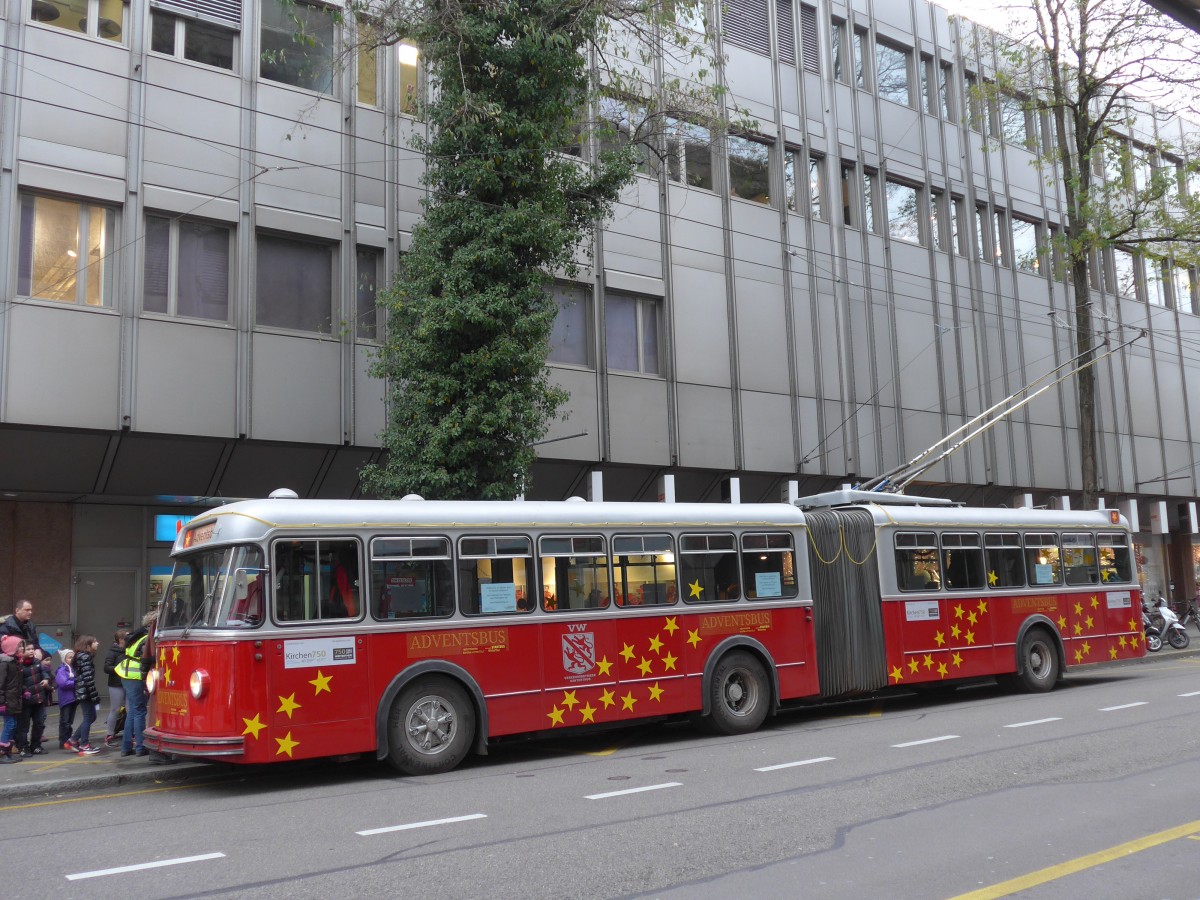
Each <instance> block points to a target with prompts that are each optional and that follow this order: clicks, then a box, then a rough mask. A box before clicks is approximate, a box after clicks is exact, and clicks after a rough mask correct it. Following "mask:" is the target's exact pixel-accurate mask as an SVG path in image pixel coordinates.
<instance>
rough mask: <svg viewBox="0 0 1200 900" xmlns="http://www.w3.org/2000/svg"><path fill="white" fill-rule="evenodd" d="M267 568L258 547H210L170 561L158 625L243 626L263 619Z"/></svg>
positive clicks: (190, 626) (189, 626) (177, 626)
mask: <svg viewBox="0 0 1200 900" xmlns="http://www.w3.org/2000/svg"><path fill="white" fill-rule="evenodd" d="M265 579H266V569H265V568H264V567H263V555H262V551H261V550H260V549H259V548H258V547H214V548H211V549H208V550H199V551H197V552H195V553H189V554H187V555H186V556H182V557H180V558H178V559H176V560H175V570H174V572H172V573H171V583H170V584H169V585H168V586H167V594H166V597H167V599H166V601H165V602H164V603H163V607H162V612H161V613H160V614H159V619H158V627H159V629H161V630H166V629H170V628H230V627H232V628H245V627H251V626H254V625H258V624H260V623H261V622H262V620H263V610H264V608H265V607H264V605H263V595H262V592H263V588H264V587H265V586H266V581H265Z"/></svg>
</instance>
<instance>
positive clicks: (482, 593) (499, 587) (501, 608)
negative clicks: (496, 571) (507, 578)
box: [479, 582, 517, 613]
mask: <svg viewBox="0 0 1200 900" xmlns="http://www.w3.org/2000/svg"><path fill="white" fill-rule="evenodd" d="M479 608H480V611H481V612H485V613H502V612H516V611H517V586H516V585H515V584H513V583H512V582H508V583H504V582H501V583H500V584H481V585H480V586H479Z"/></svg>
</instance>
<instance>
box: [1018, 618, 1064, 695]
mask: <svg viewBox="0 0 1200 900" xmlns="http://www.w3.org/2000/svg"><path fill="white" fill-rule="evenodd" d="M1017 668H1018V670H1019V671H1018V672H1017V679H1018V681H1019V683H1020V685H1021V688H1022V690H1025V691H1028V692H1029V693H1031V694H1041V693H1045V692H1046V691H1048V690H1050V689H1051V688H1053V687H1054V684H1055V682H1057V681H1058V648H1057V647H1055V646H1054V639H1053V638H1052V637H1050V633H1049V632H1048V631H1046V629H1045V628H1030V629H1029V630H1028V631H1027V632H1025V637H1023V638H1021V646H1020V648H1019V649H1018V650H1017Z"/></svg>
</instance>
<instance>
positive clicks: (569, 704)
mask: <svg viewBox="0 0 1200 900" xmlns="http://www.w3.org/2000/svg"><path fill="white" fill-rule="evenodd" d="M578 703H579V701H578V700H577V699H576V698H575V692H574V691H563V698H562V705H563V706H565V707H566V708H567V709H574V708H575V706H576V705H577V704H578Z"/></svg>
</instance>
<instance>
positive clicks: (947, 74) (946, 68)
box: [938, 63, 958, 122]
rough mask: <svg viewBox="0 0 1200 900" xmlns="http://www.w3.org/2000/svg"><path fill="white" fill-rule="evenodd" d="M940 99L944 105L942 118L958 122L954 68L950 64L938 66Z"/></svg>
mask: <svg viewBox="0 0 1200 900" xmlns="http://www.w3.org/2000/svg"><path fill="white" fill-rule="evenodd" d="M938 98H939V100H940V102H941V105H942V118H943V119H945V120H946V121H947V122H957V121H958V117H957V116H956V115H955V114H954V110H955V108H956V104H955V102H954V67H953V66H951V65H950V63H942V64H941V65H940V66H938Z"/></svg>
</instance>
